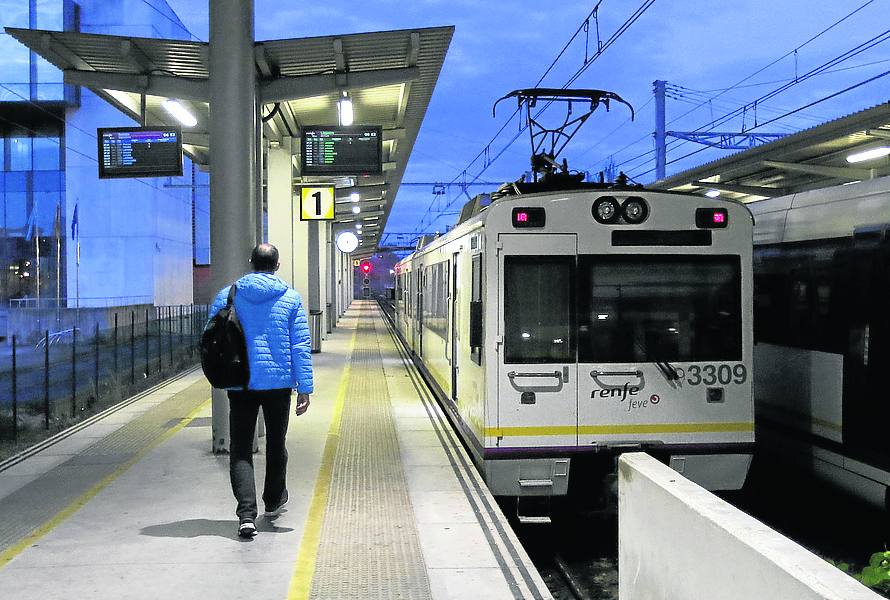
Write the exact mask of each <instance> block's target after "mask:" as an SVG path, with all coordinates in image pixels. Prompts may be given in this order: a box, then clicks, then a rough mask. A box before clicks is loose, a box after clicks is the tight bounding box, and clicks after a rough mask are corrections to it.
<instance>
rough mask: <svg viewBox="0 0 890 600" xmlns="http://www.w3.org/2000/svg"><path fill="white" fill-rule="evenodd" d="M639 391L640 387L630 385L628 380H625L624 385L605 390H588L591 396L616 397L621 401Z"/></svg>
mask: <svg viewBox="0 0 890 600" xmlns="http://www.w3.org/2000/svg"><path fill="white" fill-rule="evenodd" d="M639 393H640V388H639V387H637V386H635V385H634V386H631V385H630V382H629V381H628V382H626V383H625V384H624V387H616V388H609V389H607V390H593V391H592V392H590V397H591V398H618V399H620V400H621V401H622V402H624V401H625V400H627V397H628V396H636V395H637V394H639Z"/></svg>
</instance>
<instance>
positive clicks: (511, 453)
mask: <svg viewBox="0 0 890 600" xmlns="http://www.w3.org/2000/svg"><path fill="white" fill-rule="evenodd" d="M525 186H526V191H528V189H529V188H531V189H532V190H533V189H534V187H535V184H525ZM580 187H581V189H572V190H565V191H559V190H554V191H548V192H542V193H525V194H519V193H517V192H518V191H519V190H520V189H521V188H519V187H517V186H516V184H513V185H512V186H511V189H512V190H513V193H512V194H505V195H501V197H497V194H496V195H493V196H495V197H496V199H495V200H494V201H491V197H489V196H485V195H483V196H477V197H476V198H475V199H474V200H473V201H471V202H469V203H468V204H467V205H466V206H465V207H464V210H463V211H462V214H461V218H460V220H459V223H458V225H457V226H456V227H455V228H454V229H452V230H451V231H450V232H448V233H447V235H444V236H442V237H438V238H436V239H434V240H432V241H428V240H422V241H421V242H420V243H419V244H418V246H419V248H418V249H417V251H415V252H414V254H412V255H411V256H408V257H407V258H405V259H404V260H402V261H401V262H400V263H399V264H398V265H397V266H396V294H395V296H396V326H397V329H398V332H399V334H400V335H401V337H402V339H403V341H404V342H405V343H406V344H407V346H408V347H409V348H410V349H411V351H413V353H414V358H415V361H416V362H417V364H418V365H419V366H420V367H421V369H422V370H424V371H425V373H426V375H427V378H428V379H429V380H431V381H432V382H434V387H435V388H437V389H436V392H437V394H438V395H439V397H440V400H441V401H442V403H443V405H444V406H445V407H446V408H447V409H448V411H449V412H450V413H451V417H452V420H453V421H454V422H455V423H456V424H457V426H458V429H459V430H460V433H461V435H462V436H463V438H464V440H465V441H466V444H467V446H468V447H469V448H470V449H471V451H472V454H473V455H474V459H475V461H476V463H477V465H478V466H479V468H480V470H481V472H482V473H483V474H484V476H485V479H486V481H487V483H488V485H489V487H490V488H491V490H492V492H493V493H494V494H495V495H502V496H517V497H523V496H558V495H563V494H566V493H567V491H568V490H569V485H570V483H569V482H570V479H571V482H572V484H571V485H572V487H573V492H574V488H576V487H577V488H579V489H583V490H585V492H584V493H587V491H589V490H590V489H594V488H595V487H596V486H599V485H601V484H602V483H603V481H608V480H609V479H610V474H614V470H615V465H616V460H615V457H616V455H617V454H618V453H620V452H625V451H634V450H645V451H647V452H650V453H651V454H653V455H655V456H657V457H660V458H662V459H663V460H664V461H665V462H667V463H669V464H670V465H671V466H672V467H673V468H675V469H676V470H677V471H679V472H682V473H684V474H685V475H686V476H687V477H689V478H691V479H692V480H694V481H697V482H698V483H700V484H701V485H703V486H704V487H706V488H709V489H713V490H734V489H738V488H740V487H741V486H742V484H743V483H744V481H745V477H746V474H747V472H748V468H749V465H750V461H751V456H752V451H753V443H754V415H753V399H752V382H751V379H752V345H753V332H752V318H751V298H752V293H753V288H752V269H751V253H752V245H751V239H752V227H753V222H752V218H751V214H750V212H749V211H748V210H747V208H745V206H744V205H741V204H738V203H733V202H728V201H721V200H711V199H708V198H702V197H697V196H687V195H682V194H673V193H663V192H651V191H645V190H642V189H640V188H633V187H613V188H609V187H607V186H603V185H602V184H599V185H595V184H580ZM421 246H422V247H421Z"/></svg>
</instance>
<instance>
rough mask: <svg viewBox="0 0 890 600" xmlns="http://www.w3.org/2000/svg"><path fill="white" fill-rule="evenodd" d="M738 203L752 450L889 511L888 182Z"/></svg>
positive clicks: (889, 194) (882, 180)
mask: <svg viewBox="0 0 890 600" xmlns="http://www.w3.org/2000/svg"><path fill="white" fill-rule="evenodd" d="M748 207H749V208H750V209H751V211H752V213H753V214H754V217H755V219H756V226H755V228H754V340H755V346H754V369H755V372H756V374H757V376H756V378H755V406H756V413H757V417H758V431H757V434H758V438H759V441H760V442H762V444H761V445H762V446H763V452H764V454H765V456H767V457H768V460H770V461H781V462H782V463H783V464H791V465H793V466H794V467H795V468H801V467H803V468H805V469H806V470H807V471H809V472H811V473H812V474H814V475H815V476H817V477H819V478H821V479H824V480H826V481H828V482H830V483H832V484H834V485H836V486H838V487H840V488H843V489H844V490H846V491H847V492H849V493H852V494H854V495H856V496H858V497H860V498H862V499H863V500H865V501H867V502H869V503H871V504H873V505H875V506H879V507H883V508H884V509H885V510H886V509H890V492H888V486H890V446H888V444H887V416H888V414H890V410H888V406H890V404H888V400H887V397H886V396H885V394H886V392H884V391H883V383H884V380H883V379H884V369H886V368H887V367H888V365H890V311H888V306H890V234H888V232H890V177H883V178H878V179H873V180H868V181H862V182H856V183H852V184H849V185H838V186H835V187H831V188H825V189H820V190H812V191H806V192H801V193H797V194H792V195H788V196H782V197H779V198H770V199H766V200H760V201H756V202H752V203H750V204H748Z"/></svg>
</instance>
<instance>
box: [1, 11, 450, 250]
mask: <svg viewBox="0 0 890 600" xmlns="http://www.w3.org/2000/svg"><path fill="white" fill-rule="evenodd" d="M6 32H7V33H9V34H10V35H11V36H12V37H14V38H15V39H17V40H18V41H20V42H21V43H23V44H24V45H26V46H28V48H30V49H31V50H32V51H34V52H36V53H37V54H39V55H40V56H42V57H43V58H45V59H46V60H48V61H49V62H50V63H52V64H53V65H55V66H56V67H58V68H59V69H61V70H62V71H63V73H64V81H65V83H67V84H72V85H80V86H84V87H86V88H89V89H90V90H91V91H93V92H95V93H96V94H98V95H99V96H101V97H102V98H104V99H105V100H107V101H108V102H110V103H112V104H113V105H115V106H116V107H117V108H119V109H120V110H122V111H123V112H125V113H126V114H128V115H129V116H130V117H132V118H133V119H135V120H137V121H139V122H142V123H144V124H145V125H178V124H179V123H178V122H177V121H176V119H174V118H173V117H172V116H171V115H170V114H168V113H167V111H166V110H164V108H163V107H162V104H163V102H164V101H165V100H167V99H168V98H172V99H176V100H178V101H179V102H180V103H181V104H183V105H184V106H185V107H186V108H187V109H188V110H189V111H190V112H192V114H194V115H195V116H196V117H197V119H198V124H197V125H196V126H194V127H191V128H188V127H183V141H184V149H185V151H186V153H187V154H189V156H190V157H192V158H193V159H194V160H195V161H196V162H197V163H199V164H207V163H208V162H209V154H210V152H211V151H212V150H211V149H210V148H209V137H210V136H209V134H208V122H209V99H210V88H209V81H208V77H209V71H210V69H209V55H210V52H209V45H208V44H207V43H206V42H195V41H188V40H169V39H155V38H137V37H119V36H109V35H97V34H87V33H76V32H59V31H42V30H34V29H18V28H9V27H8V28H6ZM453 33H454V28H453V27H433V28H420V29H405V30H399V31H383V32H377V33H358V34H349V35H340V36H325V37H313V38H301V39H288V40H269V41H262V42H257V43H256V44H255V47H254V62H255V65H256V69H257V73H258V77H259V83H258V87H257V93H258V96H259V98H260V102H261V104H262V107H261V110H262V114H263V115H264V116H265V117H266V118H265V119H264V121H265V122H264V124H263V131H264V135H265V137H266V138H267V139H268V140H269V141H270V142H271V143H275V142H276V141H279V140H280V139H281V138H282V137H285V136H290V137H294V138H297V137H299V136H300V132H301V130H302V128H303V127H305V126H311V125H335V124H337V122H338V117H337V104H336V103H337V100H338V99H339V98H340V97H341V96H342V94H343V92H347V93H348V94H349V97H350V98H351V100H352V102H353V107H354V112H355V123H356V124H360V125H380V126H382V127H383V174H382V175H379V176H369V177H338V178H324V177H312V178H307V179H306V181H303V180H302V179H301V178H300V175H299V165H300V157H299V156H298V155H295V156H294V161H293V163H294V183H295V185H298V184H300V183H309V182H311V183H321V182H330V183H333V184H334V185H335V186H336V187H337V202H338V204H337V205H336V206H337V210H336V217H337V221H336V223H337V225H336V226H337V227H346V226H352V225H353V223H354V221H355V220H356V218H357V217H360V218H361V220H362V221H363V226H364V228H363V232H364V233H363V238H364V240H365V244H364V246H365V247H366V248H368V250H367V251H371V250H373V248H374V247H375V246H376V245H377V244H378V242H379V239H380V235H381V232H382V231H383V228H384V227H385V225H386V221H387V219H388V217H389V214H390V211H391V210H392V204H393V201H394V200H395V196H396V193H397V191H398V189H399V185H400V183H401V181H402V176H403V174H404V172H405V167H406V165H407V163H408V158H409V157H410V155H411V150H412V148H413V147H414V142H415V140H416V139H417V134H418V131H419V129H420V125H421V123H422V121H423V117H424V114H425V113H426V109H427V105H428V104H429V101H430V97H431V96H432V93H433V88H434V87H435V85H436V81H437V80H438V78H439V72H440V71H441V68H442V63H443V62H444V60H445V55H446V53H447V51H448V46H449V44H450V43H451V37H452V35H453ZM293 147H294V150H295V152H299V144H294V145H293ZM352 192H359V193H360V197H361V202H360V206H361V213H360V214H359V215H354V214H353V213H352V203H351V202H350V199H349V195H350V193H352ZM347 224H348V225H347Z"/></svg>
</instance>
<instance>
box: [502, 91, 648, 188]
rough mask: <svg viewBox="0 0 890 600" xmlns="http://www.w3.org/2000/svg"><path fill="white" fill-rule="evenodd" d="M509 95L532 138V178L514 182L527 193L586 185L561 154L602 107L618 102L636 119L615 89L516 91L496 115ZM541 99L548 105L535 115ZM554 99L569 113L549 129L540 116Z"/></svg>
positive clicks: (582, 177) (516, 186) (581, 174)
mask: <svg viewBox="0 0 890 600" xmlns="http://www.w3.org/2000/svg"><path fill="white" fill-rule="evenodd" d="M508 98H516V102H517V106H518V109H519V111H520V113H521V114H523V116H524V119H525V127H526V128H527V129H528V131H529V137H530V139H531V148H532V156H531V167H532V181H531V182H525V181H523V180H520V181H517V182H514V184H512V186H513V188H514V189H515V191H516V192H519V193H526V194H527V193H533V192H543V191H553V190H557V189H566V188H569V189H573V188H577V187H583V185H582V184H583V183H584V173H570V171H569V166H568V161H567V160H566V159H563V160H562V162H559V161H558V158H559V155H560V154H561V153H562V151H563V150H565V147H566V146H567V145H568V143H569V142H570V141H572V138H573V137H575V134H576V133H578V130H579V129H581V127H582V126H583V125H584V123H586V122H587V119H589V118H590V116H591V115H592V114H593V113H594V111H596V109H597V108H599V107H600V106H604V107H605V108H606V111H608V110H609V108H610V105H611V103H612V102H613V101H614V102H619V103H621V104H624V105H626V106H627V107H628V108H629V109H630V118H631V120H633V118H634V109H633V106H631V105H630V103H629V102H627V101H626V100H624V99H623V98H622V97H621V96H619V95H618V94H616V93H615V92H609V91H605V90H565V89H556V88H529V89H521V90H513V91H512V92H510V93H509V94H507V95H506V96H503V97H502V98H499V99H498V100H497V102H495V103H494V106H493V107H492V115H495V114H496V112H497V106H498V104H499V103H500V102H502V101H503V100H506V99H508ZM538 102H546V103H547V104H546V105H545V106H544V107H543V108H542V109H541V110H539V111H537V112H536V113H534V114H533V113H532V109H533V108H535V107H536V106H537V105H538ZM555 102H560V103H563V104H564V105H565V108H566V114H565V118H564V119H563V122H562V124H560V125H557V126H556V127H553V128H550V127H547V126H545V125H544V124H543V123H542V122H541V120H540V117H541V115H542V114H543V112H544V110H545V109H546V108H547V107H548V106H550V105H551V104H553V103H555ZM578 105H581V106H584V107H585V108H584V110H583V111H582V112H580V114H578V113H576V107H577V106H578Z"/></svg>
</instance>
